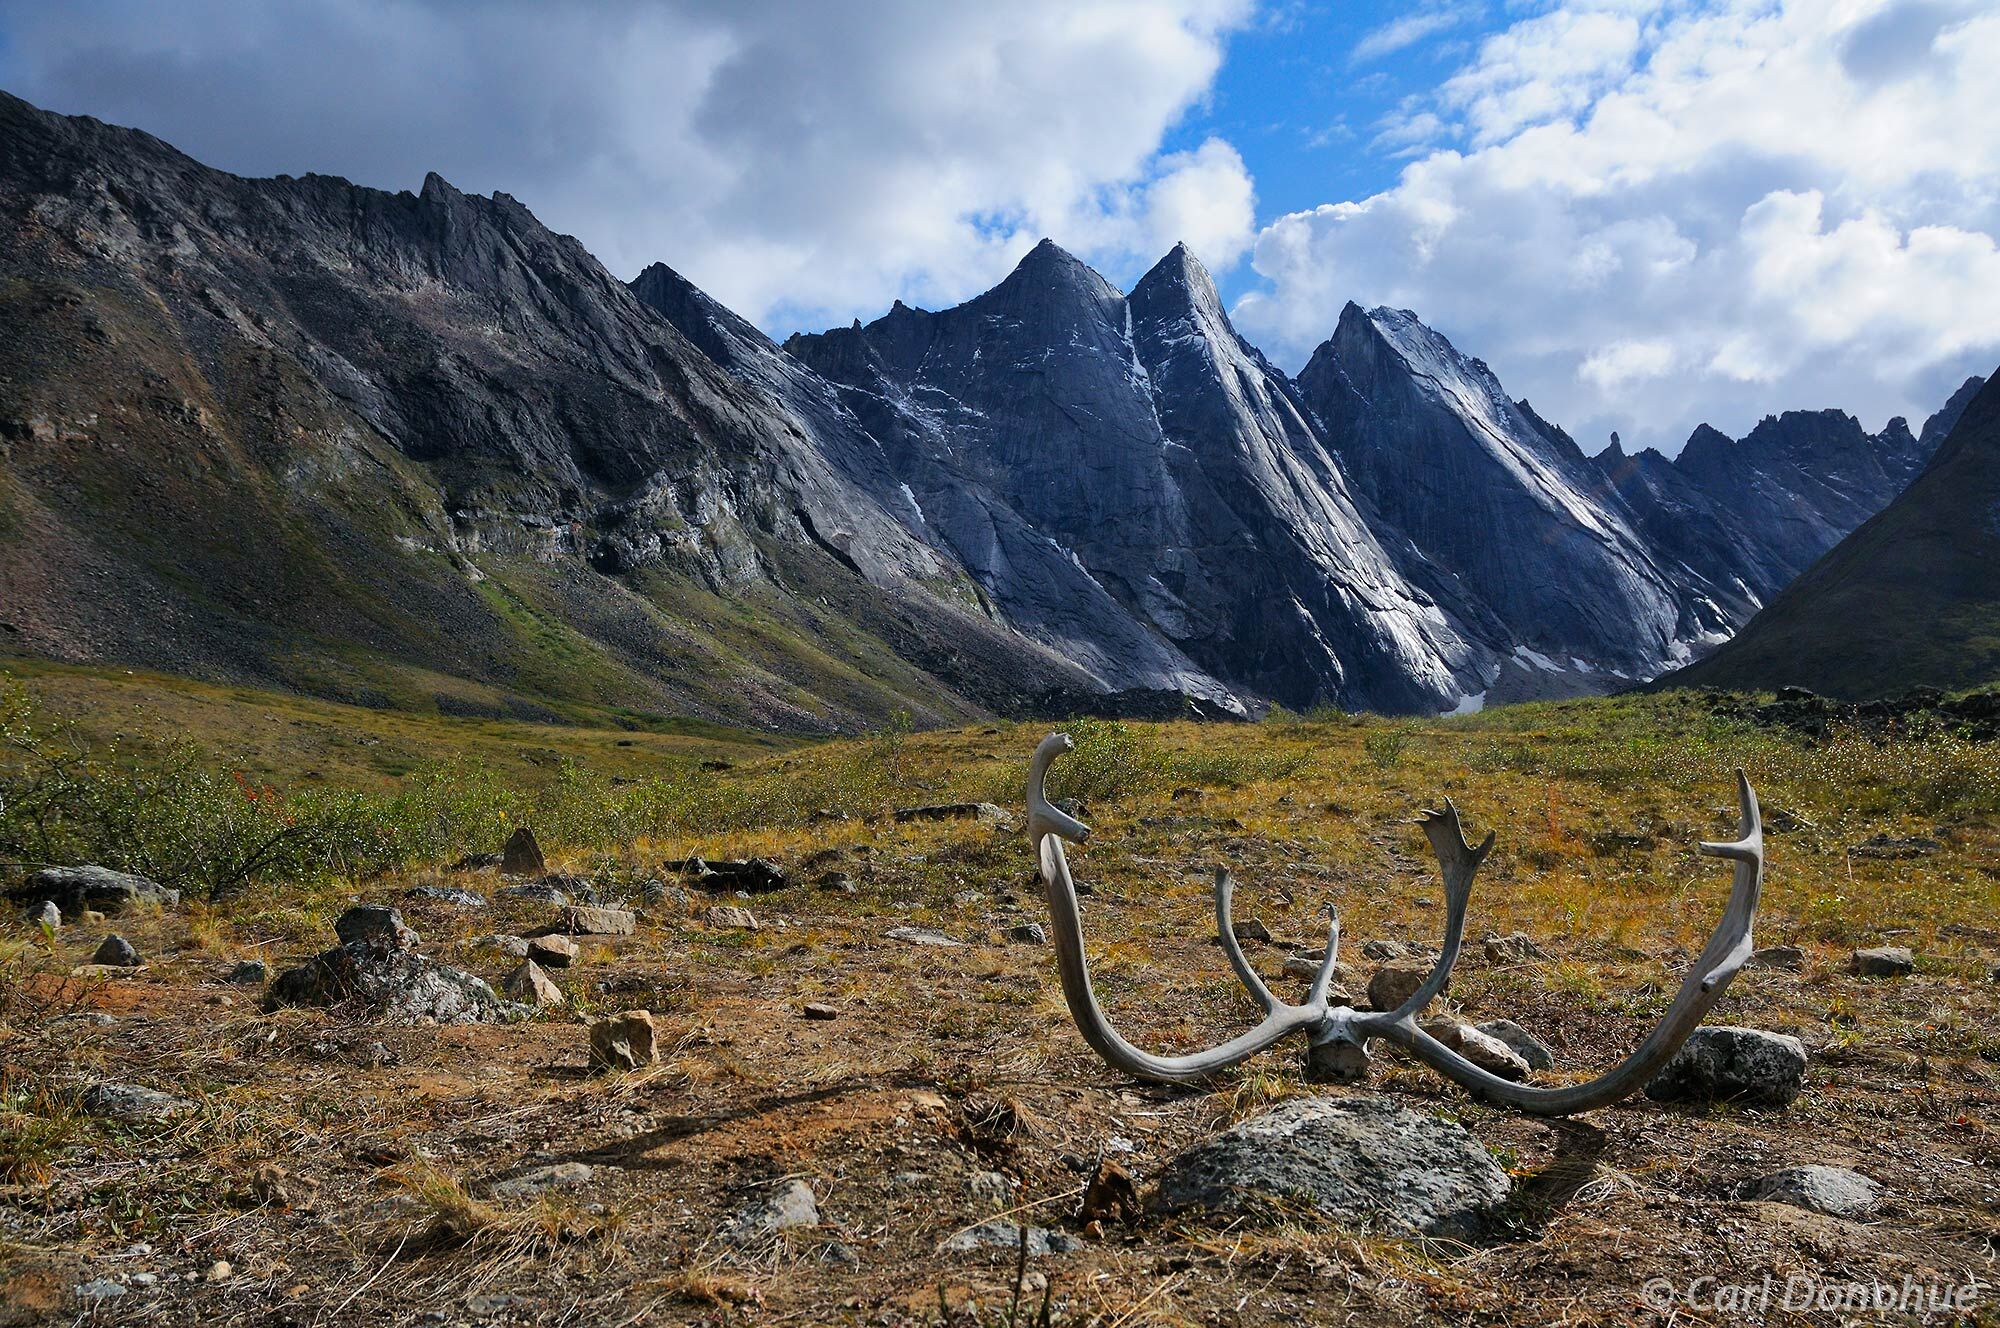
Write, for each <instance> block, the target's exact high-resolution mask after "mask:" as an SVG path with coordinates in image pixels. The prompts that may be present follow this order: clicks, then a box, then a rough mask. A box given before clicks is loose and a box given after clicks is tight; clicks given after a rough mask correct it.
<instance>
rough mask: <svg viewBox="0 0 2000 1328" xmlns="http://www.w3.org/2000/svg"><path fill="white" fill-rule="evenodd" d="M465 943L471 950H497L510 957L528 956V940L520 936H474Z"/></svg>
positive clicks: (520, 957) (522, 957)
mask: <svg viewBox="0 0 2000 1328" xmlns="http://www.w3.org/2000/svg"><path fill="white" fill-rule="evenodd" d="M465 944H466V946H467V948H469V949H473V950H498V951H499V952H500V953H501V954H503V955H506V956H508V957H509V958H512V959H526V958H527V957H528V942H527V940H526V939H525V938H523V937H520V936H474V937H473V938H472V939H470V940H468V941H467V942H466V943H465Z"/></svg>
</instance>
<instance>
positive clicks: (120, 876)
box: [10, 867, 181, 922]
mask: <svg viewBox="0 0 2000 1328" xmlns="http://www.w3.org/2000/svg"><path fill="white" fill-rule="evenodd" d="M10 893H11V894H12V895H13V897H14V898H15V899H16V900H17V901H19V902H20V903H23V904H30V905H32V904H39V903H41V902H42V901H43V900H48V901H50V902H52V903H54V904H55V906H56V907H57V908H58V909H59V910H61V912H62V915H63V917H64V918H66V919H68V920H69V921H71V922H77V921H81V920H82V918H83V915H84V913H85V911H86V910H91V911H95V912H98V913H102V914H104V915H105V916H107V917H116V916H117V915H118V914H120V913H124V912H126V911H128V910H130V909H132V908H135V907H137V906H139V905H142V904H158V905H160V906H162V907H172V906H173V905H176V904H178V903H180V902H181V892H180V891H178V890H169V889H168V888H167V887H166V886H164V885H161V884H160V883H159V882H158V881H155V880H151V879H149V878H147V877H144V876H133V875H131V874H129V873H127V872H119V871H112V870H111V869H110V868H108V867H44V868H43V869H42V870H41V871H38V872H36V873H35V874H34V875H32V876H30V877H29V878H28V879H27V880H26V881H25V882H23V883H22V884H21V885H19V886H16V887H15V888H14V889H13V890H12V891H11V892H10Z"/></svg>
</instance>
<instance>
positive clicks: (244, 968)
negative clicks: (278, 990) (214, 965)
mask: <svg viewBox="0 0 2000 1328" xmlns="http://www.w3.org/2000/svg"><path fill="white" fill-rule="evenodd" d="M222 980H223V981H224V982H231V983H234V984H235V985H237V986H239V987H261V986H263V985H264V984H265V983H266V982H269V981H270V980H271V966H270V965H269V964H267V963H265V962H264V961H263V960H261V959H245V960H243V961H242V962H241V963H239V964H237V965H236V966H235V967H234V968H232V969H230V970H229V972H228V973H226V974H225V975H224V976H223V979H222Z"/></svg>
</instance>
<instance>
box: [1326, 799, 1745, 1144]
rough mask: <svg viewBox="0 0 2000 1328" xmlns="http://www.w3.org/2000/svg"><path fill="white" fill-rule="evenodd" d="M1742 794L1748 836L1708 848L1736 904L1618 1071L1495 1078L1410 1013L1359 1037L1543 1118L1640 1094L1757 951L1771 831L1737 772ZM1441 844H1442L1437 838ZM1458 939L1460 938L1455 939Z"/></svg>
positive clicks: (1363, 1018) (1389, 1017) (1368, 1024)
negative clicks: (1544, 1079) (1562, 1080)
mask: <svg viewBox="0 0 2000 1328" xmlns="http://www.w3.org/2000/svg"><path fill="white" fill-rule="evenodd" d="M1736 782H1737V795H1738V799H1739V801H1740V803H1741V804H1742V809H1743V826H1742V833H1741V835H1740V837H1739V838H1737V839H1736V840H1734V841H1732V842H1730V843H1727V844H1703V845H1702V851H1703V852H1705V853H1707V854H1709V855H1710V856H1711V857H1724V858H1730V859H1733V860H1734V861H1735V863H1736V876H1735V880H1734V883H1733V885H1732V886H1731V889H1730V894H1729V905H1728V907H1727V908H1726V909H1724V911H1723V915H1722V921H1721V922H1720V923H1719V924H1718V925H1717V927H1716V929H1715V933H1714V935H1712V936H1711V937H1709V941H1708V944H1707V946H1705V947H1704V948H1703V950H1702V952H1701V957H1700V958H1699V959H1698V960H1696V962H1695V964H1694V967H1693V968H1692V969H1690V970H1689V972H1688V975H1687V978H1686V979H1685V980H1684V981H1683V982H1682V983H1681V989H1680V992H1679V993H1678V994H1677V995H1676V996H1675V997H1674V1003H1673V1004H1672V1005H1671V1006H1669V1007H1668V1009H1667V1013H1666V1015H1665V1017H1664V1018H1662V1019H1661V1020H1660V1022H1659V1023H1658V1024H1657V1025H1655V1026H1654V1028H1653V1031H1652V1032H1651V1033H1648V1034H1647V1035H1646V1039H1645V1041H1643V1042H1641V1043H1640V1044H1639V1046H1638V1049H1637V1050H1635V1051H1634V1052H1633V1053H1632V1054H1631V1055H1630V1056H1628V1057H1626V1058H1625V1060H1624V1061H1623V1062H1622V1063H1620V1064H1619V1065H1618V1066H1616V1067H1615V1068H1613V1069H1611V1070H1609V1071H1607V1072H1606V1073H1605V1074H1603V1075H1600V1076H1599V1077H1597V1078H1595V1079H1592V1080H1590V1081H1588V1082H1587V1083H1581V1084H1572V1085H1569V1086H1567V1087H1562V1088H1534V1087H1530V1086H1528V1085H1526V1084H1517V1083H1513V1082H1511V1081H1509V1080H1506V1079H1502V1078H1500V1077H1499V1076H1498V1075H1494V1074H1489V1073H1487V1072H1486V1071H1485V1070H1482V1069H1480V1068H1479V1067H1478V1066H1476V1065H1474V1064H1472V1063H1471V1062H1470V1061H1468V1060H1466V1059H1465V1058H1464V1057H1463V1056H1460V1055H1459V1054H1458V1053H1456V1052H1454V1051H1452V1050H1451V1049H1449V1048H1448V1047H1446V1046H1445V1045H1444V1044H1443V1043H1441V1042H1439V1041H1437V1039H1435V1038H1433V1037H1431V1036H1430V1035H1429V1034H1427V1033H1425V1032H1424V1031H1423V1030H1422V1029H1420V1028H1418V1027H1417V1026H1416V1024H1415V1021H1414V1020H1412V1019H1411V1018H1410V1013H1411V1012H1410V1011H1408V1010H1407V1009H1404V1010H1397V1011H1395V1012H1393V1013H1391V1014H1386V1015H1380V1014H1376V1015H1358V1016H1356V1017H1355V1018H1354V1020H1353V1029H1354V1031H1355V1032H1356V1033H1357V1034H1362V1035H1366V1036H1371V1037H1380V1038H1385V1039H1387V1040H1389V1041H1391V1042H1395V1043H1397V1044H1399V1045H1401V1046H1403V1047H1406V1048H1408V1049H1409V1050H1410V1052H1411V1053H1412V1054H1413V1055H1415V1056H1416V1057H1417V1059H1419V1060H1421V1061H1423V1062H1424V1063H1425V1064H1426V1065H1429V1066H1430V1067H1431V1068H1432V1069H1434V1070H1436V1071H1438V1072H1439V1073H1440V1074H1443V1075H1444V1076H1446V1077H1447V1078H1449V1079H1452V1080H1454V1081H1456V1082H1457V1083H1460V1084H1463V1085H1464V1086H1465V1087H1467V1088H1469V1089H1471V1090H1473V1091H1474V1092H1476V1093H1479V1094H1480V1095H1482V1096H1484V1097H1488V1098H1492V1099H1494V1100H1495V1101H1499V1102H1503V1103H1506V1104H1508V1105H1510V1106H1514V1107H1518V1108H1520V1109H1521V1110H1523V1111H1527V1112H1531V1113H1533V1114H1535V1115H1539V1116H1568V1115H1572V1114H1574V1113H1576V1112H1579V1111H1589V1110H1591V1109H1592V1108H1595V1107H1601V1106H1605V1105H1607V1104H1609V1103H1612V1102H1616V1101H1618V1100H1619V1099H1620V1098H1623V1097H1625V1096H1626V1095H1627V1094H1629V1093H1631V1092H1633V1091H1634V1090H1635V1089H1637V1088H1638V1087H1640V1086H1641V1085H1643V1084H1644V1083H1645V1082H1646V1081H1647V1080H1648V1079H1651V1078H1652V1077H1653V1075H1654V1074H1656V1073H1657V1072H1658V1071H1659V1069H1660V1067H1662V1066H1663V1065H1665V1064H1666V1063H1667V1061H1668V1060H1669V1059H1670V1058H1671V1057H1672V1056H1673V1054H1674V1053H1675V1052H1677V1051H1679V1050H1680V1049H1681V1045H1682V1044H1683V1043H1685V1042H1686V1041H1687V1040H1688V1036H1689V1035H1690V1034H1691V1033H1693V1032H1694V1030H1695V1029H1696V1027H1698V1026H1699V1025H1700V1023H1701V1020H1702V1016H1703V1015H1705V1014H1707V1013H1708V1011H1709V1009H1710V1007H1712V1006H1713V1005H1714V1004H1715V1003H1716V1002H1717V1001H1719V1000H1721V999H1722V994H1723V991H1724V990H1725V989H1726V988H1727V987H1728V986H1729V981H1730V979H1731V978H1733V977H1735V976H1736V973H1737V971H1738V970H1739V969H1740V968H1741V967H1742V964H1743V956H1745V955H1747V954H1748V953H1749V950H1750V944H1751V926H1752V924H1753V923H1754V921H1755V919H1756V914H1757V901H1758V897H1759V895H1760V894H1761V893H1762V890H1763V880H1764V826H1763V820H1762V818H1761V816H1760V814H1759V812H1758V808H1757V795H1756V793H1755V792H1754V791H1753V790H1752V789H1751V787H1750V780H1749V778H1748V777H1747V776H1746V775H1745V774H1744V773H1743V772H1742V771H1741V770H1738V771H1737V772H1736ZM1432 842H1433V843H1436V842H1437V841H1436V838H1435V837H1433V839H1432ZM1453 939H1454V940H1455V938H1453Z"/></svg>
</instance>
